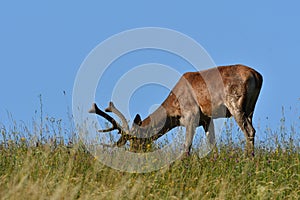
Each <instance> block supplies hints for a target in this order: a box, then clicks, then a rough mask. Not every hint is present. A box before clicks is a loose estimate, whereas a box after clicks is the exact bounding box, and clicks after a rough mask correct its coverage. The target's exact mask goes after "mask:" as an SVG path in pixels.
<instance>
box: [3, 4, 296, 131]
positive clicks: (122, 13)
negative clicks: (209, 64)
mask: <svg viewBox="0 0 300 200" xmlns="http://www.w3.org/2000/svg"><path fill="white" fill-rule="evenodd" d="M299 8H300V3H299V1H297V0H291V1H272V0H267V1H258V0H256V1H247V2H245V1H231V0H228V1H185V2H183V1H181V2H180V3H175V1H106V3H101V1H70V0H66V1H58V0H51V1H50V0H48V1H37V0H36V1H32V0H26V1H15V0H12V1H1V3H0V25H1V26H0V58H1V59H0V92H1V93H0V122H2V123H4V122H6V121H7V112H9V113H11V114H12V115H13V118H14V119H15V120H17V121H20V120H23V121H24V122H25V123H30V122H31V120H32V117H34V116H36V114H35V111H36V110H39V98H38V96H39V94H41V95H42V98H43V109H44V114H45V115H49V116H53V117H55V118H62V119H65V118H66V115H67V114H66V113H67V108H71V105H72V104H71V103H72V89H73V83H74V80H75V77H76V73H77V70H78V69H79V67H80V65H81V63H82V62H83V60H84V59H85V57H86V56H87V55H88V54H89V52H90V51H91V50H92V49H93V48H94V47H95V46H96V45H98V44H99V43H100V42H102V41H103V40H105V39H107V38H108V37H110V36H112V35H114V34H117V33H119V32H122V31H125V30H128V29H132V28H139V27H149V26H154V27H164V28H169V29H174V30H177V31H180V32H182V33H184V34H186V35H188V36H190V37H191V38H193V39H195V40H196V41H197V42H198V43H200V44H201V45H202V46H203V47H204V48H205V49H206V50H207V52H208V53H209V54H210V56H211V57H212V58H213V60H214V62H215V63H216V64H217V65H226V64H235V63H242V64H246V65H249V66H251V67H253V68H255V69H257V70H258V71H259V72H261V73H262V74H263V76H264V84H263V89H262V92H261V96H260V98H259V101H258V104H257V109H256V112H255V119H254V121H255V123H256V124H257V123H258V121H259V119H260V121H261V123H262V124H264V123H269V124H271V125H272V126H278V124H279V120H280V118H281V107H282V106H285V107H286V110H287V120H289V122H290V123H292V122H297V121H299V119H298V118H299V116H300V111H299V109H300V101H299V98H300V90H299V82H300V81H299V79H300V78H299V74H300V64H299V61H298V58H299V56H300V26H299V21H300V12H299ZM152 53H153V52H152ZM143 55H144V56H147V55H146V54H143ZM137 56H138V55H137ZM137 56H136V57H137ZM129 58H130V55H129ZM170 59H171V58H170ZM145 61H147V62H150V61H151V59H149V58H146V59H145ZM158 61H159V60H155V62H158ZM127 62H128V61H127ZM171 63H172V62H171ZM135 64H142V63H134V62H133V61H132V67H135V66H134V65H135ZM186 69H188V68H184V66H183V71H186ZM63 91H65V93H66V95H64V93H63ZM145 91H147V93H148V94H149V93H150V94H149V97H152V96H153V93H154V92H155V91H154V90H153V88H152V89H151V87H150V88H148V89H147V88H146V89H145V90H144V91H140V94H139V93H138V92H137V94H136V96H137V98H138V96H139V95H140V96H143V97H145V95H146V94H143V92H145ZM106 92H107V93H106ZM151 92H152V93H151ZM100 93H101V94H100ZM167 93H168V92H167V91H165V90H161V91H160V93H159V94H158V95H157V97H156V98H155V99H154V100H153V101H151V99H152V98H149V97H146V98H145V99H150V101H149V102H148V101H147V102H146V103H145V102H144V101H142V102H141V101H138V103H136V104H135V103H134V106H133V107H134V108H132V109H133V111H132V112H133V115H134V114H135V113H136V112H140V113H141V114H142V116H143V117H145V115H146V114H147V113H148V110H149V106H151V105H152V104H154V103H159V102H161V101H162V100H163V99H164V98H165V97H166V95H167ZM109 95H110V94H109V91H108V90H107V91H103V92H102V91H98V92H97V98H103V100H105V101H108V100H109V98H110V96H109ZM99 101H100V100H99ZM133 101H135V100H133ZM101 106H106V105H104V104H101ZM290 107H291V109H290ZM266 117H268V120H266Z"/></svg>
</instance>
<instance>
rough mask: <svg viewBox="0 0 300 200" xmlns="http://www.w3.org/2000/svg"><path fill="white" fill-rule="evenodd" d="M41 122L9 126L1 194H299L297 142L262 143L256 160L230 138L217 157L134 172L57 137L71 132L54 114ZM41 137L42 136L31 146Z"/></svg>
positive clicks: (1, 153) (0, 154)
mask: <svg viewBox="0 0 300 200" xmlns="http://www.w3.org/2000/svg"><path fill="white" fill-rule="evenodd" d="M47 120H48V121H47ZM43 123H44V124H43V127H42V131H41V130H39V129H38V127H39V126H37V127H34V128H33V133H30V131H29V130H28V129H27V128H26V127H25V126H17V125H16V124H15V125H14V127H18V128H11V130H7V129H6V128H5V127H4V126H3V128H2V130H1V133H2V141H1V140H0V198H1V199H211V198H214V199H299V198H300V154H299V149H300V148H299V141H297V140H296V139H295V140H293V139H292V140H291V138H289V140H287V141H286V139H285V138H283V139H282V141H280V142H278V143H277V144H276V141H277V140H276V141H275V145H274V144H271V145H269V146H268V144H265V143H263V145H257V147H256V156H255V158H253V159H248V158H245V157H244V155H243V149H242V146H243V145H242V144H238V143H239V142H236V141H235V142H234V141H232V138H229V139H228V141H231V142H226V138H225V140H223V142H222V141H221V142H220V143H219V144H218V149H219V153H218V155H217V154H213V153H211V154H209V155H208V156H207V157H204V158H199V157H198V156H197V154H196V153H193V154H192V156H191V157H190V158H188V159H186V160H184V161H175V162H174V163H173V164H172V165H171V166H169V167H167V168H164V169H162V170H160V171H155V172H151V173H144V174H134V173H126V172H120V171H117V170H114V169H112V168H109V167H107V166H105V165H103V164H101V163H100V162H99V161H98V160H97V159H95V158H94V157H93V156H91V155H90V154H89V152H88V151H86V150H85V148H84V147H83V146H82V145H81V144H80V142H76V139H74V138H72V140H73V143H72V145H70V144H66V143H68V142H65V141H64V140H62V139H61V140H59V139H57V138H61V137H63V136H65V135H64V134H66V133H65V131H64V130H65V129H63V128H61V124H60V123H57V122H56V120H55V119H46V120H45V121H44V122H43ZM51 124H52V126H53V127H52V128H51ZM229 129H230V130H226V133H227V134H229V135H230V133H231V132H232V130H233V129H235V127H231V128H229ZM286 131H287V130H286ZM49 134H51V135H52V137H50V136H49ZM294 134H297V133H294ZM46 136H48V137H46ZM278 136H279V140H280V134H278ZM35 137H38V138H40V139H38V140H37V141H38V142H35V143H33V142H32V141H33V140H34V138H35ZM225 137H227V136H226V134H225ZM270 137H273V136H270ZM55 139H57V140H55ZM271 139H272V138H271ZM285 144H286V145H285ZM270 146H271V147H270Z"/></svg>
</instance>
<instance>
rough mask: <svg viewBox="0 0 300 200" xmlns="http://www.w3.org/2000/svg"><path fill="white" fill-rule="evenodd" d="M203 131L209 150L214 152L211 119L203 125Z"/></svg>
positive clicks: (214, 142)
mask: <svg viewBox="0 0 300 200" xmlns="http://www.w3.org/2000/svg"><path fill="white" fill-rule="evenodd" d="M204 130H205V133H206V137H207V140H208V143H209V149H210V150H216V148H217V147H216V139H215V127H214V122H213V120H212V119H209V120H208V121H207V122H206V123H205V126H204Z"/></svg>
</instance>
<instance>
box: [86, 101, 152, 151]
mask: <svg viewBox="0 0 300 200" xmlns="http://www.w3.org/2000/svg"><path fill="white" fill-rule="evenodd" d="M104 111H105V112H104ZM104 111H102V110H100V109H99V108H98V106H97V104H96V103H93V104H92V107H91V109H90V110H89V113H95V114H97V115H99V116H101V117H103V118H104V119H106V120H107V121H108V122H110V123H111V124H112V127H111V128H107V129H102V130H98V132H110V131H113V130H117V131H118V133H119V134H120V135H121V137H120V139H119V140H118V141H117V142H115V143H114V144H112V145H107V144H102V145H104V146H107V147H121V146H124V145H125V144H126V142H127V141H129V142H130V149H129V150H130V151H132V152H145V151H147V150H150V149H151V144H152V141H151V138H150V139H149V138H144V137H138V136H139V133H140V127H139V126H140V125H141V122H142V120H141V117H140V115H139V114H137V115H136V117H135V119H134V122H133V124H132V129H131V130H129V125H128V123H127V120H126V118H125V116H124V115H123V114H122V113H121V112H120V111H119V110H118V109H117V108H116V107H115V106H114V104H113V103H112V102H110V103H109V106H108V107H107V108H106V109H105V110H104ZM106 112H112V113H114V114H115V115H116V116H117V117H119V118H120V120H121V123H122V124H119V123H118V122H117V121H116V120H115V119H114V118H112V117H111V116H110V115H108V114H107V113H106Z"/></svg>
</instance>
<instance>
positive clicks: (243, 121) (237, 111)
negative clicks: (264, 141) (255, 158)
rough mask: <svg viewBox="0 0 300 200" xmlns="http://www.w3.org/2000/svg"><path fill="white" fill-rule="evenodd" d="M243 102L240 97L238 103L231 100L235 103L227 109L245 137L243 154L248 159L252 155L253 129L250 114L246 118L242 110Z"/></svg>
mask: <svg viewBox="0 0 300 200" xmlns="http://www.w3.org/2000/svg"><path fill="white" fill-rule="evenodd" d="M243 100H244V99H243V97H240V99H239V100H238V101H236V99H234V100H231V101H230V102H236V103H234V104H233V103H232V104H231V105H229V106H227V107H228V110H229V111H230V113H231V114H232V115H233V117H234V119H235V121H236V122H237V124H238V126H239V127H240V128H241V130H242V131H243V133H244V135H245V137H246V152H245V153H246V156H248V157H250V156H251V155H254V137H255V129H254V128H253V125H252V114H249V116H247V115H246V112H245V111H244V109H243Z"/></svg>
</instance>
